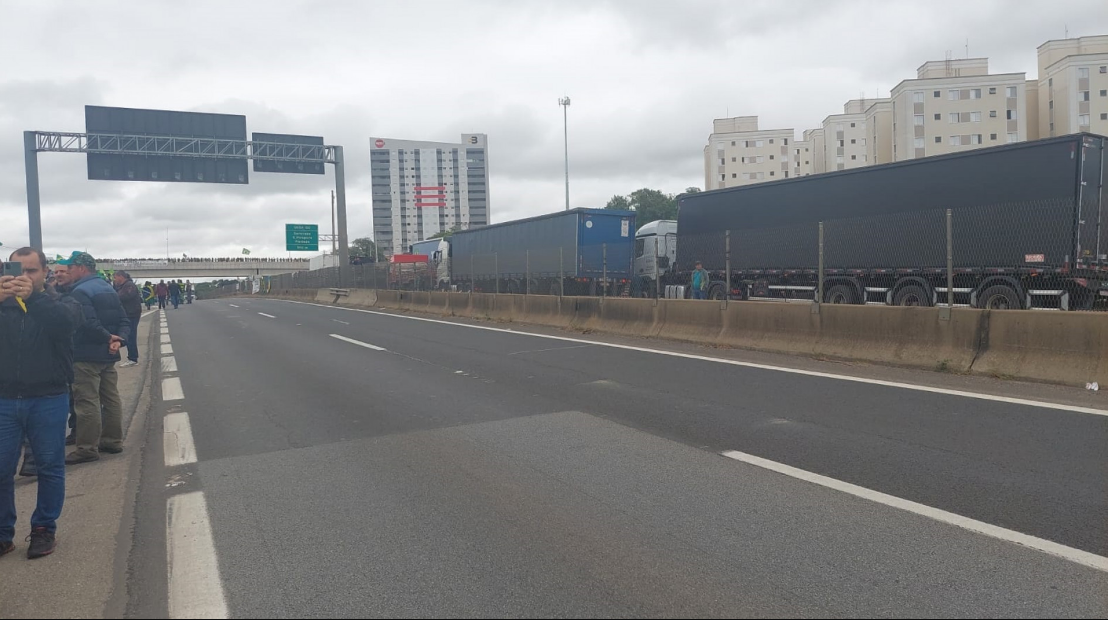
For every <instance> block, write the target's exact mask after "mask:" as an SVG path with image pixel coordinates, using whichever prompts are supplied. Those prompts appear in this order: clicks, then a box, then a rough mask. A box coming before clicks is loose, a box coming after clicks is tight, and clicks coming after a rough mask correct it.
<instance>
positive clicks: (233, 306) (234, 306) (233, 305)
mask: <svg viewBox="0 0 1108 620" xmlns="http://www.w3.org/2000/svg"><path fill="white" fill-rule="evenodd" d="M227 305H228V306H231V307H232V308H238V306H236V305H235V304H227Z"/></svg>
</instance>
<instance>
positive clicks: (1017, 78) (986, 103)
mask: <svg viewBox="0 0 1108 620" xmlns="http://www.w3.org/2000/svg"><path fill="white" fill-rule="evenodd" d="M890 99H891V100H892V105H893V127H892V135H893V159H894V160H895V161H903V160H907V159H917V158H920V157H927V156H931V155H942V154H945V153H956V152H960V151H965V150H970V149H975V148H981V147H985V146H996V145H998V144H1005V143H1009V142H1021V141H1023V140H1026V139H1027V137H1028V131H1027V125H1028V122H1035V121H1034V120H1032V119H1029V118H1028V107H1027V78H1026V74H1024V73H1001V74H992V75H990V74H989V60H988V59H987V58H967V59H961V60H945V61H942V60H940V61H931V62H927V63H924V64H923V65H922V66H920V68H919V69H918V70H917V76H916V79H914V80H904V81H902V82H900V83H899V84H897V85H896V87H894V88H893V90H892V92H891V94H890Z"/></svg>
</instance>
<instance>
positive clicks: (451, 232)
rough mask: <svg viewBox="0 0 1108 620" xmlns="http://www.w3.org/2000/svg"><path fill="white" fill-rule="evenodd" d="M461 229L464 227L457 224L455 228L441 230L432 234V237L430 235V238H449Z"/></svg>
mask: <svg viewBox="0 0 1108 620" xmlns="http://www.w3.org/2000/svg"><path fill="white" fill-rule="evenodd" d="M461 229H462V228H461V227H460V226H455V227H454V228H451V229H450V230H442V231H439V232H437V233H435V234H433V235H431V236H430V237H428V239H449V238H450V237H452V236H454V233H456V232H458V231H459V230H461Z"/></svg>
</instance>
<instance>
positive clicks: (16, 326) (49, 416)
mask: <svg viewBox="0 0 1108 620" xmlns="http://www.w3.org/2000/svg"><path fill="white" fill-rule="evenodd" d="M11 260H12V261H13V262H19V263H22V265H23V275H21V276H18V277H13V276H4V277H0V555H4V554H6V553H9V552H11V551H12V550H14V549H15V544H14V542H13V540H12V539H13V538H14V536H15V520H16V513H15V466H16V463H18V462H19V448H20V444H21V443H22V441H23V438H24V436H26V437H27V438H28V439H29V440H30V443H31V447H32V448H33V449H34V453H35V457H36V461H37V465H38V504H37V506H36V508H35V512H34V514H33V515H31V536H30V541H31V545H30V547H28V549H27V557H28V558H30V559H34V558H41V557H43V556H46V555H50V554H51V553H53V552H54V547H55V544H56V543H55V541H54V533H55V530H56V529H57V519H58V517H59V516H60V515H61V513H62V505H63V504H64V502H65V460H64V459H65V421H66V417H67V416H68V415H69V384H70V383H71V382H72V381H73V357H72V356H73V331H74V329H76V327H77V325H78V323H79V322H80V316H79V312H78V310H77V309H76V308H75V307H73V306H72V305H71V302H67V301H59V300H57V299H54V298H52V297H50V296H48V295H46V293H45V285H46V257H45V256H43V254H42V252H40V251H38V250H35V249H33V248H21V249H19V250H16V251H15V253H14V254H12V256H11Z"/></svg>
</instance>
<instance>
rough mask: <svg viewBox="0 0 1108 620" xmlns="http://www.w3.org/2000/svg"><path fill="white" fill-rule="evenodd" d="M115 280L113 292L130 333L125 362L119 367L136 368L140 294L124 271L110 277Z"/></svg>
mask: <svg viewBox="0 0 1108 620" xmlns="http://www.w3.org/2000/svg"><path fill="white" fill-rule="evenodd" d="M112 279H113V280H115V283H114V284H115V292H116V294H118V295H119V303H121V304H122V305H123V312H124V313H126V314H127V320H128V321H130V322H131V333H129V334H125V336H126V337H127V361H126V362H123V363H122V364H120V365H119V367H120V368H127V367H129V366H138V325H139V319H140V318H142V293H140V292H139V290H138V287H137V286H135V283H134V281H133V280H131V274H129V273H127V272H126V271H117V272H115V275H114V276H112Z"/></svg>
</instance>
